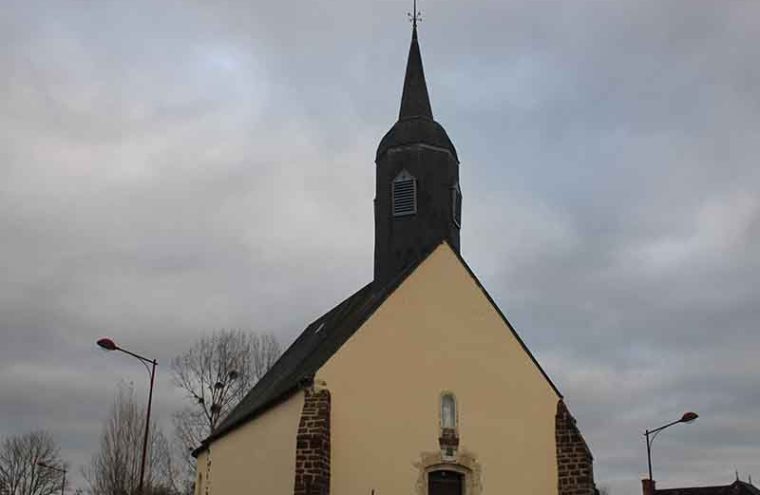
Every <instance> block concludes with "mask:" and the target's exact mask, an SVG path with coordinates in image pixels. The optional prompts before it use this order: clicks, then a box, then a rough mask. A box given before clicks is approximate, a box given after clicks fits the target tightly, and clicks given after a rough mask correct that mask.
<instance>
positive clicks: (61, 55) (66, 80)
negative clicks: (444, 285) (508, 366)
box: [0, 0, 760, 495]
mask: <svg viewBox="0 0 760 495" xmlns="http://www.w3.org/2000/svg"><path fill="white" fill-rule="evenodd" d="M421 7H422V9H423V11H424V12H425V17H426V20H425V22H424V23H423V24H422V27H421V32H420V36H421V44H422V51H423V57H424V60H425V68H426V73H427V76H428V83H429V86H430V92H431V96H432V99H433V102H432V103H433V111H434V113H435V115H436V118H437V119H438V120H439V121H440V122H441V123H442V124H443V125H444V126H445V127H446V129H447V130H448V132H449V134H450V136H451V137H452V139H453V141H454V142H455V144H456V145H457V148H458V151H459V155H460V157H461V159H462V185H463V192H464V230H463V236H462V239H463V252H464V254H465V256H466V258H467V260H468V261H469V262H470V264H471V265H472V266H473V268H474V269H475V271H476V272H477V273H478V274H479V275H480V276H481V278H482V280H483V282H484V283H485V285H486V287H488V288H489V290H490V292H491V293H492V295H493V296H494V297H495V299H496V300H497V301H498V302H499V303H500V305H501V307H502V308H503V309H504V310H505V312H506V313H507V315H508V316H509V317H510V319H511V321H512V323H513V324H515V326H516V327H517V329H518V331H519V332H520V333H521V335H522V336H523V338H524V339H525V340H526V342H527V343H528V345H529V347H531V349H532V350H533V351H534V352H535V354H536V355H537V357H538V358H539V360H540V361H541V362H542V363H543V364H544V366H545V368H546V369H547V371H549V373H550V375H551V376H552V377H553V378H554V379H555V381H556V382H557V383H558V384H559V386H560V388H561V389H562V390H563V391H564V392H565V394H566V396H567V397H568V401H569V403H570V407H571V408H572V410H573V411H574V413H575V414H576V416H577V417H578V419H579V423H580V425H581V427H582V429H583V431H584V433H585V434H586V436H587V438H588V440H589V442H590V443H591V446H592V448H593V451H594V453H595V456H596V470H597V478H598V480H599V481H600V482H601V483H602V484H607V485H609V486H611V487H613V489H614V493H619V494H621V495H625V494H633V493H639V490H640V488H639V484H638V476H639V475H640V474H641V473H642V472H643V471H644V469H645V464H644V461H645V457H644V451H643V441H642V440H641V439H640V433H641V432H642V430H643V429H644V428H645V427H647V426H649V427H651V426H656V425H657V424H660V423H663V422H666V421H667V420H669V419H670V418H671V417H673V416H677V415H678V414H680V413H681V412H682V411H683V410H684V409H695V410H697V411H698V412H699V413H700V414H701V415H702V418H700V420H698V422H697V423H695V424H694V425H691V426H688V427H684V428H683V429H679V430H675V429H674V430H672V431H668V432H667V435H665V434H664V435H663V436H662V437H661V438H659V439H658V445H657V447H656V448H657V450H656V469H657V471H656V473H657V474H658V479H660V480H662V482H661V483H663V484H665V485H667V484H670V485H674V484H678V483H683V484H691V483H697V482H704V483H719V482H729V481H731V476H732V474H733V470H734V467H736V468H737V469H739V470H740V471H741V472H742V473H743V474H750V473H752V474H754V477H755V478H756V479H760V471H758V466H757V464H756V463H755V464H753V462H754V461H752V459H755V458H757V454H758V450H757V449H758V447H757V445H759V444H760V436H759V435H760V432H758V430H757V425H756V424H755V423H754V422H753V421H751V411H754V410H756V409H757V407H758V404H760V397H758V395H757V392H756V390H760V387H758V381H760V370H758V369H757V367H756V365H755V364H754V362H755V361H756V360H755V359H754V358H753V352H754V351H755V350H756V349H758V348H759V347H760V338H758V334H757V332H756V329H755V326H756V321H757V320H758V316H759V315H758V309H757V308H759V307H760V301H758V296H757V293H756V291H755V290H754V287H755V285H756V280H757V274H758V266H759V265H760V257H759V256H758V254H757V253H758V252H760V250H758V249H757V248H758V242H760V232H759V227H758V225H760V220H758V218H759V215H758V212H759V211H760V205H759V203H758V201H757V199H756V197H757V196H758V185H760V176H759V174H760V173H759V172H758V168H757V166H756V163H755V162H756V156H755V148H756V143H755V142H756V140H757V139H756V136H757V135H758V132H760V125H759V124H758V120H757V117H756V115H757V110H758V101H760V95H759V94H758V89H757V88H758V87H759V86H758V84H757V82H758V80H760V73H758V67H757V64H753V63H752V62H751V61H752V60H754V58H756V53H755V52H756V49H755V48H754V46H755V45H756V44H757V32H758V30H757V28H758V25H757V24H758V19H760V16H758V12H757V10H758V7H757V6H756V5H755V4H753V3H750V2H739V1H737V2H728V3H725V2H724V3H721V4H716V3H714V2H703V1H688V2H685V1H684V2H667V3H663V2H645V3H641V2H622V1H620V2H591V1H589V2H574V3H568V2H556V1H536V2H509V3H504V2H496V1H485V0H484V1H479V2H476V3H473V4H469V3H468V5H467V6H464V5H462V4H460V3H458V2H443V1H442V2H437V3H435V4H433V3H429V4H428V3H426V2H423V3H422V4H421ZM408 9H409V5H407V4H406V3H405V2H396V1H387V2H367V3H365V4H356V3H350V2H332V3H330V4H321V3H317V2H301V3H297V4H293V3H276V2H275V3H261V2H254V3H251V2H237V1H227V2H214V3H209V2H193V1H188V2H161V3H160V4H159V5H158V6H156V4H155V3H151V4H150V5H148V4H141V3H132V4H129V5H126V4H123V3H119V2H99V3H97V4H93V3H88V4H86V5H85V4H83V3H81V2H75V1H72V2H63V3H58V4H55V5H53V4H50V3H49V2H28V1H27V2H12V3H11V4H9V6H8V9H7V14H8V15H6V16H3V19H1V20H0V23H2V24H0V27H1V28H2V29H0V41H2V43H0V46H2V48H0V62H1V67H2V69H0V74H2V76H1V78H0V127H1V128H2V130H3V132H2V133H0V236H2V239H3V248H4V249H3V258H2V261H0V270H1V271H2V273H3V279H2V281H0V314H2V323H0V336H1V338H2V345H1V346H0V358H2V364H0V370H2V372H0V396H1V397H2V399H1V400H0V418H2V419H1V420H0V425H2V426H0V434H8V433H11V432H15V431H19V430H20V429H27V428H32V427H37V426H44V427H47V428H50V429H52V430H53V431H54V432H55V433H57V434H58V436H59V438H61V440H62V442H63V446H64V453H65V455H66V456H67V457H69V458H70V459H71V460H72V462H75V463H80V464H81V463H82V462H85V461H86V459H87V458H88V457H89V455H90V453H91V452H92V451H93V450H94V449H95V446H96V442H97V434H98V432H99V430H100V421H101V419H102V417H103V415H104V414H105V412H106V411H107V408H108V406H109V404H110V401H111V398H112V394H113V391H114V390H115V386H116V384H117V383H118V381H119V380H124V381H127V382H130V383H134V386H135V389H136V391H138V392H140V390H141V387H143V381H142V380H143V379H144V378H145V377H144V376H143V374H144V371H143V370H141V369H140V368H139V365H137V364H136V363H131V362H129V361H128V360H126V361H124V360H117V359H114V357H113V356H111V355H107V354H102V353H99V352H97V350H96V349H95V346H94V345H93V342H94V340H95V339H96V338H98V337H100V336H102V335H104V334H110V335H112V336H114V337H115V338H118V339H119V340H121V341H123V342H128V343H130V345H133V346H135V347H136V350H138V351H141V350H142V351H143V352H152V353H154V355H155V356H156V357H157V358H158V359H159V362H160V363H162V365H161V368H160V375H159V376H160V381H159V387H160V389H161V391H162V393H161V400H159V401H158V402H157V408H158V413H159V415H160V417H162V418H163V420H162V421H163V423H164V424H166V423H167V421H166V419H167V418H168V417H169V415H170V414H171V411H172V409H173V408H174V407H176V406H177V405H178V404H179V403H180V401H181V397H180V396H179V395H177V394H176V393H175V392H174V391H173V389H172V387H171V384H170V383H169V380H168V372H167V368H165V367H164V366H163V364H164V363H167V362H168V360H169V359H170V358H171V357H172V356H173V355H175V354H177V353H179V352H181V351H182V350H183V349H184V348H185V347H186V345H187V343H188V342H189V341H191V340H192V339H193V338H195V337H197V336H199V335H201V334H202V333H203V332H206V331H208V330H211V329H215V328H221V327H227V328H231V327H242V328H251V329H261V330H271V331H274V332H276V333H277V335H278V336H280V338H281V339H282V340H283V341H284V342H286V343H287V342H289V341H290V340H291V339H292V338H294V337H295V335H296V334H297V332H298V331H299V330H300V329H301V328H302V327H303V325H304V324H305V323H306V322H307V321H310V320H311V319H313V318H314V317H315V316H317V315H318V314H320V313H321V312H322V311H324V310H325V308H327V307H330V306H331V305H332V304H334V303H335V302H337V301H338V300H340V299H341V298H342V297H344V296H345V295H346V294H348V293H350V292H351V291H352V290H354V289H356V288H358V287H359V286H361V285H363V284H364V283H365V282H366V281H367V280H368V279H369V278H370V277H371V263H372V261H371V256H372V233H373V230H372V223H371V222H372V196H373V194H374V188H373V179H374V177H373V167H374V165H373V158H374V151H375V147H376V145H377V143H378V142H379V139H380V138H381V136H382V134H383V133H384V132H385V131H386V130H387V128H388V127H389V126H390V125H391V124H392V121H393V120H394V119H395V117H396V114H397V110H398V102H399V93H400V88H401V78H402V74H403V68H404V63H405V59H404V58H405V55H406V50H407V47H408V45H407V44H408V40H409V32H408V26H406V25H405V24H404V13H405V12H406V11H407V10H408ZM125 345H126V344H125ZM748 415H749V417H750V419H747V418H748ZM686 428H688V429H686ZM727 476H728V478H726V477H727ZM80 482H81V480H80Z"/></svg>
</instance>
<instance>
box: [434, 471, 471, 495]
mask: <svg viewBox="0 0 760 495" xmlns="http://www.w3.org/2000/svg"><path fill="white" fill-rule="evenodd" d="M462 478H463V476H462V473H457V472H456V471H432V472H430V473H428V495H463V492H462Z"/></svg>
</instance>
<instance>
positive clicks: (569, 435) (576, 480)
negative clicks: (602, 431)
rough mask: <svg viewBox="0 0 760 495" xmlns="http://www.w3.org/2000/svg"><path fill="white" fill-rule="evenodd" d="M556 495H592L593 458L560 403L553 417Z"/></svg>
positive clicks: (563, 405)
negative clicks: (556, 479) (557, 490)
mask: <svg viewBox="0 0 760 495" xmlns="http://www.w3.org/2000/svg"><path fill="white" fill-rule="evenodd" d="M555 438H556V441H557V476H558V478H559V480H558V481H559V495H594V494H595V493H597V491H596V486H595V485H594V457H593V456H592V455H591V451H590V450H589V448H588V445H586V441H585V440H583V437H582V436H581V433H580V431H578V427H577V426H576V425H575V418H573V416H572V415H571V414H570V411H568V409H567V406H565V403H564V401H562V400H560V401H559V402H558V403H557V415H556V417H555Z"/></svg>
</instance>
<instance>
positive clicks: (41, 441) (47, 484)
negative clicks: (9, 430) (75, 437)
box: [0, 430, 64, 495]
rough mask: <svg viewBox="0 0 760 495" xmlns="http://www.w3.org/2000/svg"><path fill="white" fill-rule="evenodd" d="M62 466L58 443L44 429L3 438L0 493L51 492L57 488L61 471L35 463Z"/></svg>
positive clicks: (27, 494)
mask: <svg viewBox="0 0 760 495" xmlns="http://www.w3.org/2000/svg"><path fill="white" fill-rule="evenodd" d="M40 463H42V464H45V465H47V466H53V467H55V468H59V469H64V464H63V462H62V461H61V458H60V456H59V453H58V446H57V445H56V443H55V440H53V437H52V435H50V433H48V432H46V431H42V430H40V431H32V432H29V433H24V434H23V435H17V436H13V437H9V438H6V439H5V440H4V441H3V443H2V446H1V447H0V494H2V495H51V494H53V493H58V492H60V491H61V483H63V478H62V473H60V472H58V471H55V470H54V469H49V468H45V467H42V466H40V465H39V464H40Z"/></svg>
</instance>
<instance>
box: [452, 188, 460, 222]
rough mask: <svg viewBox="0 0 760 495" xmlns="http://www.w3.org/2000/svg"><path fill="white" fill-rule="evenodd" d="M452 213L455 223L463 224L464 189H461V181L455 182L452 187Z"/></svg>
mask: <svg viewBox="0 0 760 495" xmlns="http://www.w3.org/2000/svg"><path fill="white" fill-rule="evenodd" d="M451 215H452V220H453V221H454V225H456V226H457V227H461V226H462V190H461V189H459V183H456V184H454V186H453V187H452V188H451Z"/></svg>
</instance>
